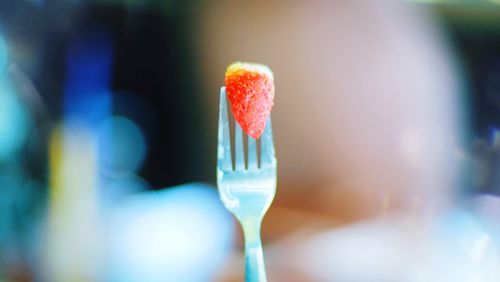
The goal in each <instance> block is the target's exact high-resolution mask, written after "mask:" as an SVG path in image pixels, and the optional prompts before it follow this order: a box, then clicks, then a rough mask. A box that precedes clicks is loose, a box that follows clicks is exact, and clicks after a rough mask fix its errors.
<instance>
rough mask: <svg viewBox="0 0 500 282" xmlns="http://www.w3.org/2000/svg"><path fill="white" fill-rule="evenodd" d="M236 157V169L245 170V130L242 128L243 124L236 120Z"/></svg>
mask: <svg viewBox="0 0 500 282" xmlns="http://www.w3.org/2000/svg"><path fill="white" fill-rule="evenodd" d="M234 129H235V130H234V134H235V136H234V143H235V144H234V145H235V146H234V158H235V164H234V169H235V170H243V169H245V151H244V147H243V132H242V130H241V126H240V125H239V124H238V122H236V121H235V122H234Z"/></svg>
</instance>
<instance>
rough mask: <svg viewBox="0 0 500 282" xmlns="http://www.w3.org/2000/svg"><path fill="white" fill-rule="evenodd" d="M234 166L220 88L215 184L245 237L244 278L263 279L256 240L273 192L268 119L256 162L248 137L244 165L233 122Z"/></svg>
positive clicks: (240, 135)
mask: <svg viewBox="0 0 500 282" xmlns="http://www.w3.org/2000/svg"><path fill="white" fill-rule="evenodd" d="M234 132H235V160H234V169H233V165H232V158H231V141H230V136H229V119H228V110H227V102H226V88H225V87H222V88H221V91H220V105H219V143H218V146H217V187H218V189H219V196H220V198H221V200H222V202H223V203H224V206H225V207H226V208H227V209H228V210H229V211H230V212H232V213H233V214H234V216H235V217H236V218H237V219H238V221H239V222H240V224H241V226H242V228H243V234H244V236H245V281H246V282H250V281H252V282H253V281H259V282H263V281H267V278H266V269H265V266H264V255H263V253H262V243H261V240H260V226H261V222H262V218H263V217H264V214H265V213H266V211H267V209H268V208H269V206H270V205H271V202H272V201H273V199H274V195H275V194H276V157H275V152H274V143H273V133H272V129H271V118H269V119H268V121H267V125H266V128H265V129H264V132H263V134H262V136H261V138H260V140H261V141H260V142H261V144H260V145H261V148H260V149H261V150H260V152H261V154H260V165H259V163H258V158H257V144H256V140H255V139H253V138H252V137H250V136H248V153H247V156H248V158H247V159H248V164H247V166H246V167H245V153H244V146H243V137H244V135H246V134H243V132H242V130H241V127H240V126H239V124H238V123H237V122H235V131H234Z"/></svg>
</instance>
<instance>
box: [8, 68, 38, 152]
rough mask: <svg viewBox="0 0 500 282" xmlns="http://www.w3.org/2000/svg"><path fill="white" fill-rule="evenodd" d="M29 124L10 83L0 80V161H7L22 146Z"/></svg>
mask: <svg viewBox="0 0 500 282" xmlns="http://www.w3.org/2000/svg"><path fill="white" fill-rule="evenodd" d="M31 123H32V121H31V116H30V114H29V112H28V111H27V109H26V108H25V107H24V106H23V104H22V103H21V101H20V100H19V99H18V96H17V95H16V92H15V89H14V88H13V87H12V85H11V83H9V82H8V80H7V79H6V78H5V77H3V78H0V161H6V160H8V159H9V158H11V157H12V156H13V155H14V154H15V153H16V152H18V150H19V149H20V148H21V147H22V146H23V144H24V142H25V141H26V137H27V135H28V132H29V129H30V128H31Z"/></svg>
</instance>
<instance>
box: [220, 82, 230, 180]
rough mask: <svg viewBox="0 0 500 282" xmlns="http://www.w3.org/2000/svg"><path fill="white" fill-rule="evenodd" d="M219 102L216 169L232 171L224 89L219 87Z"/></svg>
mask: <svg viewBox="0 0 500 282" xmlns="http://www.w3.org/2000/svg"><path fill="white" fill-rule="evenodd" d="M219 101H220V102H219V136H218V137H219V143H218V145H217V167H218V168H219V169H221V170H223V171H229V170H232V165H231V139H230V136H229V120H228V115H227V102H226V87H221V89H220V98H219Z"/></svg>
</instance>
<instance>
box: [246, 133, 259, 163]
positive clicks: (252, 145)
mask: <svg viewBox="0 0 500 282" xmlns="http://www.w3.org/2000/svg"><path fill="white" fill-rule="evenodd" d="M247 167H248V169H249V170H254V169H257V142H256V141H255V139H253V138H252V137H251V136H248V166H247Z"/></svg>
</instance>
